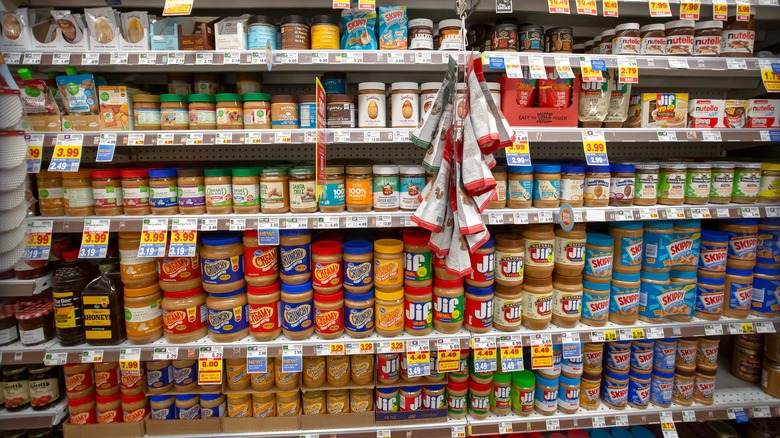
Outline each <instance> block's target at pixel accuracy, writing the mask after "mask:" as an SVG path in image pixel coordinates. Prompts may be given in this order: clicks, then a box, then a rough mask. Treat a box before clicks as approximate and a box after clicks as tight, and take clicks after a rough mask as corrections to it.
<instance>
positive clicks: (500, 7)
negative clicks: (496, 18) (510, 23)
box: [496, 0, 513, 14]
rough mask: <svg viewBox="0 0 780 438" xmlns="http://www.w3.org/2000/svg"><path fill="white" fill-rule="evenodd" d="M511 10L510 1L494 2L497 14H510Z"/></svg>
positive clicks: (499, 0) (500, 0) (498, 0)
mask: <svg viewBox="0 0 780 438" xmlns="http://www.w3.org/2000/svg"><path fill="white" fill-rule="evenodd" d="M512 10H513V9H512V0H496V13H497V14H511V13H512Z"/></svg>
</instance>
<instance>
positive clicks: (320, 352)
mask: <svg viewBox="0 0 780 438" xmlns="http://www.w3.org/2000/svg"><path fill="white" fill-rule="evenodd" d="M315 352H316V354H317V356H344V354H346V347H345V346H344V344H341V343H336V344H317V346H316V347H315Z"/></svg>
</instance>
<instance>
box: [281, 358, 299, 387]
mask: <svg viewBox="0 0 780 438" xmlns="http://www.w3.org/2000/svg"><path fill="white" fill-rule="evenodd" d="M300 377H301V373H288V372H285V371H282V357H281V356H276V357H275V358H274V383H275V384H276V389H278V390H281V391H289V390H291V389H295V388H297V387H298V384H299V381H300Z"/></svg>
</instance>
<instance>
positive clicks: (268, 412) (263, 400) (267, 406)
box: [252, 392, 276, 418]
mask: <svg viewBox="0 0 780 438" xmlns="http://www.w3.org/2000/svg"><path fill="white" fill-rule="evenodd" d="M252 416H253V417H255V418H267V417H275V416H276V394H274V393H273V392H260V393H256V394H252Z"/></svg>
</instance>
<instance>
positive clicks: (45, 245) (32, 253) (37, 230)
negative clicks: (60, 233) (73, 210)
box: [24, 220, 54, 260]
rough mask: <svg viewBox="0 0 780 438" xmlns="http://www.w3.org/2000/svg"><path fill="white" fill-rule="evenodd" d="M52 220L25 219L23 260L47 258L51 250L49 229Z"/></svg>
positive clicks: (52, 224)
mask: <svg viewBox="0 0 780 438" xmlns="http://www.w3.org/2000/svg"><path fill="white" fill-rule="evenodd" d="M53 226H54V221H50V220H31V221H27V232H26V234H25V245H24V260H49V254H50V252H51V230H52V227H53Z"/></svg>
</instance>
